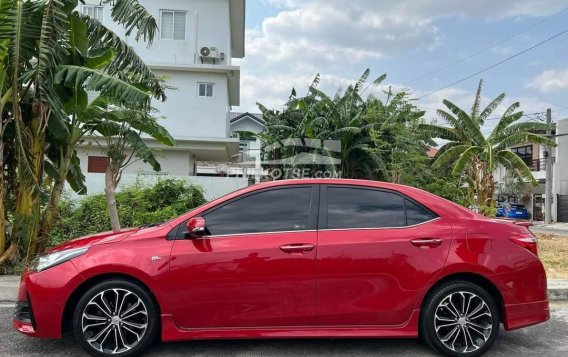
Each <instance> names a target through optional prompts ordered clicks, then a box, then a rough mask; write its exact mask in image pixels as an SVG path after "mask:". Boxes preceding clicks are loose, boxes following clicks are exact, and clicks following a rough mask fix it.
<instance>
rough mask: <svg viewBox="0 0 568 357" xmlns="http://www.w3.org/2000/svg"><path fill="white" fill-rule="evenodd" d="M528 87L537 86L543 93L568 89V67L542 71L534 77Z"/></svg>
mask: <svg viewBox="0 0 568 357" xmlns="http://www.w3.org/2000/svg"><path fill="white" fill-rule="evenodd" d="M526 87H527V88H535V89H537V90H538V91H540V92H542V93H551V92H558V91H566V90H568V69H564V70H555V69H550V70H546V71H543V72H541V73H540V74H539V75H537V76H536V77H535V78H533V79H532V80H531V81H530V82H529V83H528V84H527V85H526Z"/></svg>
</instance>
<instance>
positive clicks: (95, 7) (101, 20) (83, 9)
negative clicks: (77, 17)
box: [81, 4, 105, 22]
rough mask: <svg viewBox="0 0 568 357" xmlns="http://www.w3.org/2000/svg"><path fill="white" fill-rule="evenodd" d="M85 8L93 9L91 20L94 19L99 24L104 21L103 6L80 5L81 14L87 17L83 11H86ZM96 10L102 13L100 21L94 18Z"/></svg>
mask: <svg viewBox="0 0 568 357" xmlns="http://www.w3.org/2000/svg"><path fill="white" fill-rule="evenodd" d="M87 8H92V9H93V19H95V20H97V21H99V22H103V21H104V19H105V6H104V5H96V4H81V13H82V14H84V15H87V16H88V14H87V13H86V12H85V9H87ZM96 9H101V11H102V18H101V19H100V20H99V19H97V17H96V13H95V10H96Z"/></svg>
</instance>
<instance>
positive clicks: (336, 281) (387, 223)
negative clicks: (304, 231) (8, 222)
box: [316, 186, 452, 326]
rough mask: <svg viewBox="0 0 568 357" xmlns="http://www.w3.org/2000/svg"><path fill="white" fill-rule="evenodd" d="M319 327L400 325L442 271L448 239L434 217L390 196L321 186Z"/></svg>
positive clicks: (447, 229)
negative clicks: (418, 295) (428, 285)
mask: <svg viewBox="0 0 568 357" xmlns="http://www.w3.org/2000/svg"><path fill="white" fill-rule="evenodd" d="M321 201H322V203H321V208H320V212H321V217H322V219H321V220H322V223H321V224H322V227H321V230H320V231H319V235H318V256H317V263H316V265H317V268H316V269H317V282H316V303H317V318H318V324H319V325H324V326H328V325H331V326H338V325H347V326H349V325H380V326H386V325H391V326H392V325H401V324H403V323H405V322H406V321H407V320H408V319H409V318H410V316H411V314H412V311H413V310H414V309H416V308H417V307H416V306H415V301H416V295H417V294H416V293H417V291H418V290H419V289H421V288H422V287H424V286H426V284H428V282H429V281H430V280H431V279H432V277H433V276H434V275H435V274H436V273H437V272H439V271H440V269H442V268H443V266H444V263H445V261H446V258H447V255H448V252H449V246H450V242H451V237H452V230H451V227H450V226H449V225H448V224H447V223H445V222H444V220H443V219H442V218H440V217H437V216H436V215H435V214H434V213H432V212H430V211H429V210H427V209H426V208H424V207H423V206H421V205H420V204H418V203H417V202H414V201H412V200H410V199H408V198H406V197H404V196H402V195H400V194H399V193H397V192H394V191H388V190H380V189H371V188H362V187H354V186H328V187H322V194H321Z"/></svg>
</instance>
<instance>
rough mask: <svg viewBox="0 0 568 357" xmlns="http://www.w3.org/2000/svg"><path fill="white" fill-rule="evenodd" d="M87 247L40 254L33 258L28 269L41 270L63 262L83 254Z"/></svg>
mask: <svg viewBox="0 0 568 357" xmlns="http://www.w3.org/2000/svg"><path fill="white" fill-rule="evenodd" d="M88 249H89V247H83V248H74V249H67V250H62V251H60V252H54V253H50V254H47V255H41V256H39V257H37V258H36V259H34V260H33V262H32V264H31V266H30V269H32V270H33V271H37V272H39V271H42V270H45V269H48V268H51V267H53V266H56V265H58V264H61V263H64V262H66V261H68V260H71V259H73V258H75V257H78V256H80V255H83V254H85V253H86V252H87V250H88Z"/></svg>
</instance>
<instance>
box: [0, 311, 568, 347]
mask: <svg viewBox="0 0 568 357" xmlns="http://www.w3.org/2000/svg"><path fill="white" fill-rule="evenodd" d="M11 318H12V308H11V307H0V356H1V357H8V356H14V357H15V356H42V357H43V356H45V357H51V356H86V354H84V353H83V352H82V351H81V350H80V349H79V348H78V347H77V346H76V345H75V344H74V342H73V341H71V340H61V341H49V340H38V339H33V338H28V337H25V336H23V335H20V334H18V333H16V332H14V331H13V330H12V327H11ZM536 355H538V356H539V357H545V356H568V305H567V304H564V305H556V306H554V307H553V311H552V318H551V320H550V321H549V322H547V323H546V324H542V325H538V326H534V327H530V328H526V329H522V330H518V331H514V332H508V333H507V332H504V331H502V333H501V335H500V336H499V338H498V339H497V342H496V343H495V345H494V347H493V349H492V351H491V352H490V353H488V354H486V356H515V357H521V356H527V357H528V356H531V357H532V356H536ZM144 356H184V357H191V356H235V357H236V356H239V357H241V356H242V357H244V356H263V357H270V356H325V357H332V356H338V357H339V356H413V357H414V356H435V354H434V353H432V352H431V351H430V350H429V349H428V348H427V347H425V346H424V345H423V344H422V343H420V342H419V341H416V340H392V339H389V340H385V339H362V340H313V339H309V340H252V341H251V340H248V341H246V340H245V341H192V342H178V343H168V344H161V343H159V344H156V346H154V347H153V348H152V349H151V350H150V352H149V353H147V354H145V355H144Z"/></svg>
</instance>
